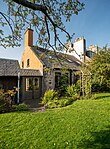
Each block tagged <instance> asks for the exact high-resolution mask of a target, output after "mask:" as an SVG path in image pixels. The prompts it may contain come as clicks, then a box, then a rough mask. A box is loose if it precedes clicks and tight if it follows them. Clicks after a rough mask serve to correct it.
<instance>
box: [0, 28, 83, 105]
mask: <svg viewBox="0 0 110 149" xmlns="http://www.w3.org/2000/svg"><path fill="white" fill-rule="evenodd" d="M24 45H25V46H24V52H23V54H22V58H21V61H20V65H19V62H18V61H17V60H10V59H0V88H3V89H4V90H9V89H13V87H18V89H19V94H17V97H16V99H17V101H18V100H21V101H23V102H24V101H26V100H28V103H29V102H30V103H32V102H33V103H34V102H35V101H37V103H38V102H40V99H41V97H42V96H43V94H44V93H45V91H46V90H48V89H56V90H57V89H58V88H59V86H60V79H61V76H63V75H64V74H66V76H67V81H66V84H67V85H69V84H73V83H75V81H76V76H75V72H76V71H77V70H79V66H80V64H81V61H79V60H78V59H77V58H76V57H75V56H73V55H68V54H64V53H61V52H56V53H55V52H54V51H52V50H47V49H44V48H41V47H38V46H34V45H33V30H32V29H27V31H26V33H25V39H24ZM59 61H60V62H59ZM32 99H34V100H32ZM35 104H36V103H35Z"/></svg>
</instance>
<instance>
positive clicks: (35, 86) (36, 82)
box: [33, 78, 39, 90]
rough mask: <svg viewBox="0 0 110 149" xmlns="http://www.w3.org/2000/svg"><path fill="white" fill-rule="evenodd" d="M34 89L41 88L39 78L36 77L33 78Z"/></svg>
mask: <svg viewBox="0 0 110 149" xmlns="http://www.w3.org/2000/svg"><path fill="white" fill-rule="evenodd" d="M33 85H34V90H37V89H38V88H39V79H38V78H35V79H34V80H33Z"/></svg>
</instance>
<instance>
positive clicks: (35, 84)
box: [26, 78, 39, 91]
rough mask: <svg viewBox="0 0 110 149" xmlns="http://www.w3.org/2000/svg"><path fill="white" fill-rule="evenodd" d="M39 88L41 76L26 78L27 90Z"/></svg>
mask: <svg viewBox="0 0 110 149" xmlns="http://www.w3.org/2000/svg"><path fill="white" fill-rule="evenodd" d="M38 88H39V78H26V91H32V90H37V89H38Z"/></svg>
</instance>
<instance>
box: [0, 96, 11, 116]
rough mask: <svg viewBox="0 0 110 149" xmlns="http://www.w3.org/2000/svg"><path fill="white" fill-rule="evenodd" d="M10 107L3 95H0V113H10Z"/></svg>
mask: <svg viewBox="0 0 110 149" xmlns="http://www.w3.org/2000/svg"><path fill="white" fill-rule="evenodd" d="M11 109H12V106H11V102H10V99H9V98H6V97H5V95H4V94H2V95H0V113H5V112H9V111H11Z"/></svg>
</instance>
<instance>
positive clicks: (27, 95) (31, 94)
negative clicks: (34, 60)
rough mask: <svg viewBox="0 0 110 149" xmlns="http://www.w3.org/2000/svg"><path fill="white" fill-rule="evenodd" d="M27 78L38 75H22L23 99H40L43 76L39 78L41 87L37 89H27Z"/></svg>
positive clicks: (21, 93)
mask: <svg viewBox="0 0 110 149" xmlns="http://www.w3.org/2000/svg"><path fill="white" fill-rule="evenodd" d="M26 78H37V77H22V78H21V92H20V95H21V99H22V100H26V99H38V98H40V97H41V95H42V77H38V78H39V88H38V89H37V90H32V91H26Z"/></svg>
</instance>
